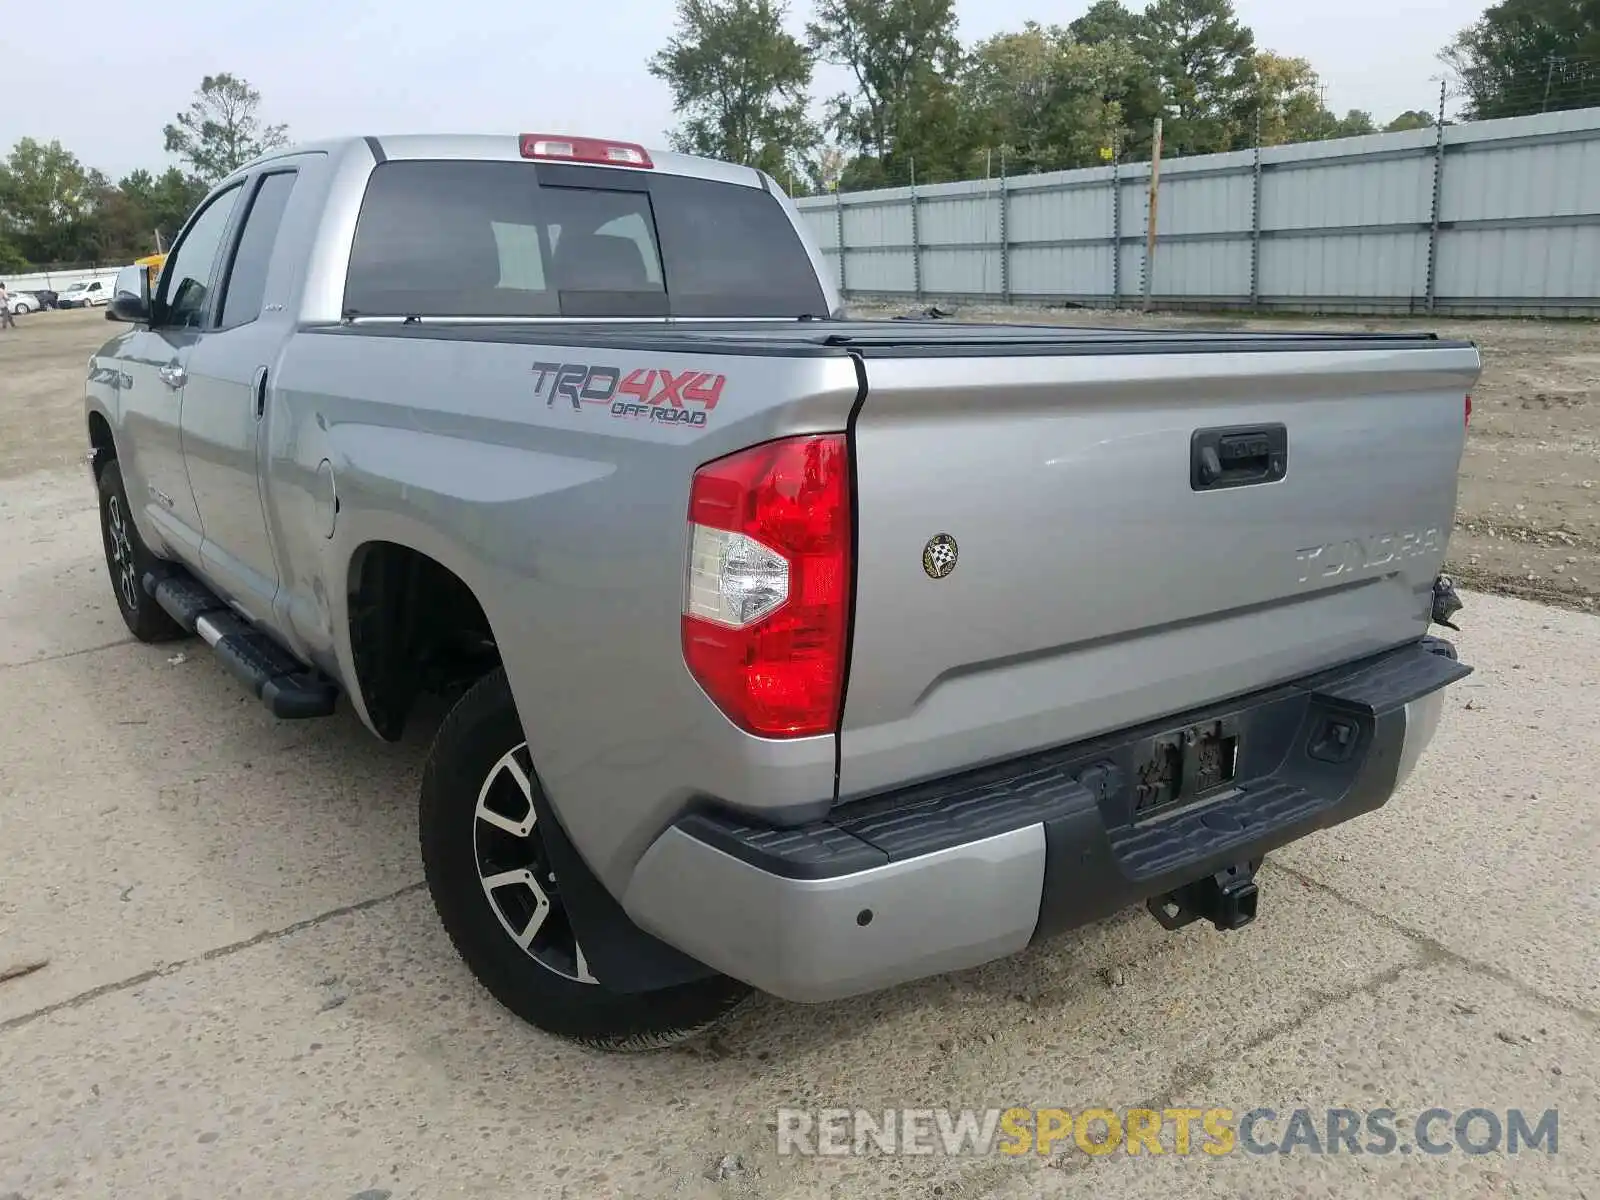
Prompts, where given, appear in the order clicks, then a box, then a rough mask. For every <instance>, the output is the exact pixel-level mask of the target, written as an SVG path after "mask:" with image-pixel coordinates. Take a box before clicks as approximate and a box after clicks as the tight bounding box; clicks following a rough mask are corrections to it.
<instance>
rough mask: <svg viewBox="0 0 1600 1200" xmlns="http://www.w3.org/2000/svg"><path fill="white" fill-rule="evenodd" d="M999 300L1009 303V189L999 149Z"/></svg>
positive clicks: (1003, 153) (1002, 151)
mask: <svg viewBox="0 0 1600 1200" xmlns="http://www.w3.org/2000/svg"><path fill="white" fill-rule="evenodd" d="M1000 302H1001V303H1002V304H1010V303H1011V191H1010V189H1009V188H1008V187H1007V186H1006V152H1005V148H1004V147H1002V148H1001V150H1000Z"/></svg>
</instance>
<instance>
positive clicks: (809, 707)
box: [683, 434, 852, 737]
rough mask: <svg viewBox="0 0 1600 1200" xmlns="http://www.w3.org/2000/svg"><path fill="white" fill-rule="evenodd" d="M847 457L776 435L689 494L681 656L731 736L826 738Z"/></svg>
mask: <svg viewBox="0 0 1600 1200" xmlns="http://www.w3.org/2000/svg"><path fill="white" fill-rule="evenodd" d="M849 456H850V451H849V447H848V445H847V443H846V440H845V437H844V435H843V434H828V435H822V436H814V437H796V438H785V439H783V440H781V441H776V442H767V443H765V444H763V445H760V446H754V447H752V448H751V449H749V450H742V451H740V452H739V453H737V454H732V455H729V456H728V457H727V458H721V459H718V460H717V461H715V462H711V463H707V464H706V465H705V466H703V467H701V468H700V469H699V470H698V471H696V472H695V476H694V483H693V485H692V487H691V489H690V493H689V569H688V578H687V580H686V583H685V588H684V599H683V658H684V662H685V663H687V664H688V667H689V673H690V674H691V675H693V676H694V677H695V679H696V680H697V681H698V682H699V684H700V686H701V687H702V688H704V689H705V693H706V695H708V696H709V697H711V700H712V702H713V703H715V704H716V706H717V707H718V708H720V709H721V710H722V711H723V713H724V714H725V715H726V716H727V718H728V719H729V720H730V721H732V722H733V723H734V724H735V725H737V726H739V728H741V729H744V730H746V731H748V732H750V733H754V734H759V735H761V736H762V737H807V736H810V735H813V734H819V733H832V732H833V731H834V729H835V728H836V727H837V726H838V723H839V700H840V696H841V693H842V689H843V685H844V652H845V636H846V629H845V627H846V624H847V622H848V619H849V611H850V587H851V570H850V568H851V553H852V547H851V529H850V461H849Z"/></svg>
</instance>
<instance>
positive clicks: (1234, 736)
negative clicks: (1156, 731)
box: [1134, 719, 1239, 818]
mask: <svg viewBox="0 0 1600 1200" xmlns="http://www.w3.org/2000/svg"><path fill="white" fill-rule="evenodd" d="M1238 772H1239V723H1238V721H1237V720H1234V719H1223V720H1218V721H1202V722H1200V723H1199V724H1197V725H1191V726H1188V727H1187V728H1184V729H1179V730H1175V731H1173V732H1171V733H1166V734H1162V735H1161V736H1159V737H1157V738H1154V739H1152V741H1151V743H1150V752H1149V753H1148V754H1147V755H1146V756H1145V757H1144V758H1143V759H1141V760H1140V762H1139V763H1138V766H1137V768H1136V770H1135V779H1136V782H1135V785H1134V816H1135V817H1136V818H1143V817H1148V816H1151V815H1153V814H1155V813H1159V812H1164V811H1166V810H1168V809H1172V808H1177V807H1180V806H1182V805H1186V804H1188V803H1190V802H1191V801H1194V800H1201V799H1204V798H1206V797H1207V796H1210V795H1212V794H1214V793H1217V792H1221V791H1224V790H1226V789H1228V788H1229V787H1231V786H1232V784H1233V783H1234V781H1235V780H1236V779H1237V778H1238Z"/></svg>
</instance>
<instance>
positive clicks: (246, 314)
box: [183, 163, 299, 620]
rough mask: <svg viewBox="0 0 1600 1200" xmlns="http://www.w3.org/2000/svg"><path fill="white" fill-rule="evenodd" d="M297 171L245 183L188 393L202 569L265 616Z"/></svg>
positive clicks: (272, 574)
mask: <svg viewBox="0 0 1600 1200" xmlns="http://www.w3.org/2000/svg"><path fill="white" fill-rule="evenodd" d="M298 178H299V172H298V171H297V170H295V169H294V168H293V167H287V168H282V167H280V166H279V165H278V164H276V163H275V164H274V165H273V169H272V170H270V171H266V172H263V173H261V174H259V175H257V176H255V177H253V178H251V179H250V180H249V181H248V182H247V183H246V185H245V186H246V195H245V198H244V201H243V203H244V209H243V217H242V220H241V221H240V222H238V224H237V233H236V236H235V237H233V238H232V239H231V240H230V244H229V246H228V252H227V254H226V256H225V257H224V260H223V265H222V269H221V272H220V274H219V277H218V289H217V291H218V297H217V304H216V307H215V310H214V312H213V314H212V317H211V321H210V324H209V327H208V328H207V329H206V331H205V332H204V334H203V335H202V336H201V338H200V340H199V342H198V344H197V345H196V346H195V347H194V348H193V350H192V351H191V352H190V355H189V360H188V382H187V383H186V385H185V389H184V396H183V456H184V462H185V464H186V465H187V467H188V472H189V482H190V485H191V486H192V487H193V489H194V499H195V504H196V505H197V507H198V509H199V512H200V519H201V522H202V523H203V525H204V527H205V542H204V545H203V546H202V547H201V551H200V553H201V564H202V569H203V570H204V571H205V573H206V576H207V577H208V579H210V581H211V582H212V584H213V586H215V587H216V588H217V589H218V590H219V591H221V592H222V593H223V594H224V595H225V596H226V597H227V598H228V599H230V600H232V601H233V602H234V603H236V604H238V605H239V606H240V607H242V608H243V609H245V610H246V611H247V612H248V613H249V614H250V615H251V616H252V617H253V618H255V619H258V620H259V619H263V618H265V617H266V616H267V615H268V614H269V613H270V612H271V608H272V600H273V597H274V596H275V595H276V593H277V589H278V567H277V563H276V561H275V559H274V557H273V547H272V539H271V537H270V535H269V533H268V529H267V520H266V515H265V512H264V510H263V507H262V496H261V489H260V484H259V479H260V457H261V446H262V443H261V431H262V425H263V420H264V415H265V411H266V399H267V390H268V388H269V387H271V385H272V378H271V370H272V366H273V365H274V363H275V362H276V359H277V353H278V351H279V349H280V348H281V347H282V345H283V342H284V339H285V338H286V337H287V336H288V333H289V320H288V314H287V312H286V310H285V307H284V305H283V304H282V303H281V301H280V302H278V303H276V304H274V305H272V306H271V311H268V304H267V298H268V296H269V294H270V295H277V296H281V295H282V293H283V289H284V285H285V284H286V282H287V280H286V278H285V272H287V270H288V269H289V264H278V263H275V260H274V254H273V250H274V248H275V246H276V245H277V239H278V231H279V228H280V227H281V225H282V222H283V218H284V214H285V212H286V211H287V209H288V207H289V204H290V201H291V199H292V198H293V196H294V192H295V185H296V181H297V179H298ZM274 272H277V276H276V278H274ZM274 289H275V290H274Z"/></svg>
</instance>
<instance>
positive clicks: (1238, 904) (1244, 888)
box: [1145, 862, 1261, 932]
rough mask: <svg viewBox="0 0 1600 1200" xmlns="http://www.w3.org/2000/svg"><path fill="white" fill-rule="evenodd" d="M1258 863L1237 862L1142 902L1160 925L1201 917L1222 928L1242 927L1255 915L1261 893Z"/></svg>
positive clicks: (1173, 926) (1181, 923)
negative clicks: (1257, 877) (1257, 873)
mask: <svg viewBox="0 0 1600 1200" xmlns="http://www.w3.org/2000/svg"><path fill="white" fill-rule="evenodd" d="M1260 865H1261V864H1260V863H1259V862H1244V863H1236V864H1235V865H1234V866H1231V867H1225V868H1223V869H1222V870H1221V871H1218V872H1217V873H1216V874H1215V875H1208V876H1207V877H1206V878H1204V879H1197V880H1195V882H1193V883H1191V884H1186V885H1185V886H1183V887H1181V888H1179V889H1177V890H1176V891H1173V892H1168V893H1167V894H1166V895H1164V896H1156V897H1153V898H1152V899H1150V900H1149V901H1147V902H1146V905H1145V906H1146V907H1147V908H1148V909H1149V910H1150V914H1151V916H1153V917H1155V919H1156V920H1157V921H1159V922H1160V923H1161V927H1162V928H1163V929H1182V928H1183V927H1184V926H1185V925H1189V924H1192V923H1193V922H1195V921H1198V920H1201V919H1202V918H1203V919H1205V920H1207V921H1210V922H1211V923H1212V925H1214V926H1216V927H1217V928H1218V929H1220V930H1223V931H1224V932H1226V931H1228V930H1230V929H1243V928H1244V927H1245V926H1246V925H1248V924H1250V922H1251V921H1254V920H1255V919H1256V904H1257V901H1258V900H1259V898H1260V895H1261V892H1260V889H1259V888H1258V887H1257V886H1256V868H1257V867H1259V866H1260Z"/></svg>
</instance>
